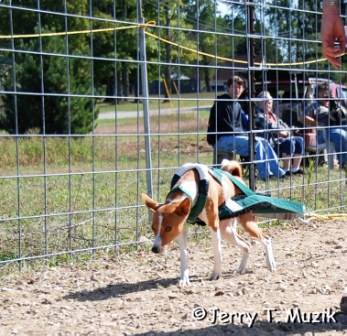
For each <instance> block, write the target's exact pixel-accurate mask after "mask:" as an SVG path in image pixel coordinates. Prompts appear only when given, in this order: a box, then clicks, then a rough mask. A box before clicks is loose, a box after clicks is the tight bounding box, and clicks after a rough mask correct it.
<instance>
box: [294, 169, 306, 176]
mask: <svg viewBox="0 0 347 336" xmlns="http://www.w3.org/2000/svg"><path fill="white" fill-rule="evenodd" d="M291 173H292V174H293V175H303V174H304V171H303V170H302V169H301V168H300V169H298V170H296V171H293V172H291Z"/></svg>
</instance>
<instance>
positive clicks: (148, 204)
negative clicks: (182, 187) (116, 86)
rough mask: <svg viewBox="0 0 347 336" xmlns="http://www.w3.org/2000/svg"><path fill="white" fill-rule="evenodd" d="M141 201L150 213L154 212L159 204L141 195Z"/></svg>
mask: <svg viewBox="0 0 347 336" xmlns="http://www.w3.org/2000/svg"><path fill="white" fill-rule="evenodd" d="M141 197H142V201H143V203H145V205H146V207H147V208H148V209H150V210H152V211H156V210H157V209H158V207H159V203H158V202H156V201H154V200H153V199H152V198H150V197H149V196H147V195H146V194H143V193H142V194H141Z"/></svg>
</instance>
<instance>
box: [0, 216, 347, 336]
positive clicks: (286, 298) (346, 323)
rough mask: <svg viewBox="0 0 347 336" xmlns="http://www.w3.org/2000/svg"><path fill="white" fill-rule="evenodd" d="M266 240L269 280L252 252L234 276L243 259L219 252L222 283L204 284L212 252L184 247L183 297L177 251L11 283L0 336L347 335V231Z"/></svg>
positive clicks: (231, 251)
mask: <svg viewBox="0 0 347 336" xmlns="http://www.w3.org/2000/svg"><path fill="white" fill-rule="evenodd" d="M266 231H267V233H268V234H270V235H271V236H272V237H273V244H274V253H275V258H276V261H277V265H278V269H277V271H276V272H275V273H271V272H269V271H268V270H267V268H266V267H265V258H264V254H263V250H262V247H261V245H260V244H258V243H257V244H253V245H252V250H251V256H250V260H249V264H248V272H247V273H246V274H243V275H240V274H238V273H236V271H235V270H236V269H237V266H238V263H239V260H240V253H239V251H238V250H237V249H236V248H235V247H233V246H226V245H223V246H224V249H223V255H224V257H223V258H224V264H223V272H224V273H223V277H222V278H221V279H219V280H217V281H209V280H208V278H209V274H210V272H211V270H212V265H213V258H212V250H211V246H210V242H209V240H203V241H202V242H199V243H197V242H191V243H190V245H189V246H190V273H191V281H192V284H191V286H189V287H185V288H180V287H179V286H178V285H177V283H178V278H177V277H178V270H179V251H178V249H177V247H173V248H172V249H170V251H169V252H168V253H167V254H166V255H161V256H158V255H154V254H152V253H150V252H147V251H144V250H142V251H139V252H136V253H132V254H130V255H122V256H120V257H119V258H117V259H112V260H111V259H106V258H104V259H99V260H96V261H93V262H88V263H86V264H83V265H81V264H78V265H69V266H61V267H56V268H50V269H46V270H43V271H40V272H31V273H22V274H12V275H10V276H7V277H5V278H2V279H1V280H0V281H1V285H0V335H117V336H118V335H146V336H150V335H160V336H168V335H170V336H174V335H193V336H197V335H305V336H309V335H344V334H345V335H347V316H345V315H341V314H336V315H334V313H335V311H337V310H338V305H339V301H340V297H341V293H342V292H343V291H346V290H347V288H346V287H347V276H346V275H347V222H321V223H312V224H310V225H307V224H303V223H292V224H287V225H286V226H284V227H275V228H271V229H268V230H266ZM270 313H271V315H272V319H271V318H270ZM310 313H312V314H310ZM316 313H322V315H321V316H320V319H321V322H323V323H316V321H315V320H316V318H317V317H318V316H317V315H316ZM322 317H323V319H322ZM291 318H293V319H294V320H295V321H296V323H293V321H291ZM252 319H254V321H255V322H254V325H252V326H250V324H251V320H252ZM310 319H311V322H314V323H309V322H308V321H309V320H310ZM335 321H336V322H335Z"/></svg>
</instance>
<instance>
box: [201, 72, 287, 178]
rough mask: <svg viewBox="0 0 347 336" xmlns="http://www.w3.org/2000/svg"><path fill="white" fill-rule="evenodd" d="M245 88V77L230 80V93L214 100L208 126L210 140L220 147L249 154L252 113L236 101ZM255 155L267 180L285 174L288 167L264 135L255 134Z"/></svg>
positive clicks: (260, 170) (259, 169) (228, 88)
mask: <svg viewBox="0 0 347 336" xmlns="http://www.w3.org/2000/svg"><path fill="white" fill-rule="evenodd" d="M244 88H245V82H244V80H243V79H242V78H241V77H239V76H234V77H232V78H230V79H228V81H227V93H226V94H224V95H221V96H218V97H217V100H216V101H215V102H214V104H213V106H212V108H211V112H210V117H209V122H208V129H207V132H208V133H207V142H208V143H209V144H210V145H212V146H215V147H216V148H217V150H221V151H225V152H236V153H238V154H239V155H241V156H249V148H248V142H249V140H248V134H247V131H248V129H249V127H248V124H249V121H248V116H247V115H246V114H245V113H244V111H243V110H242V108H241V105H240V104H239V103H238V102H237V101H235V100H236V99H238V98H239V97H240V95H241V94H242V92H243V90H244ZM255 156H256V160H257V162H256V166H257V169H258V175H259V177H260V178H261V179H263V180H265V179H267V178H269V177H271V176H275V177H282V176H284V175H285V172H284V170H283V169H282V168H281V167H280V166H279V163H278V157H277V155H276V153H275V151H274V149H273V148H272V147H271V145H270V143H269V142H268V141H267V140H265V139H264V138H262V137H256V138H255Z"/></svg>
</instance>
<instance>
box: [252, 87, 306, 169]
mask: <svg viewBox="0 0 347 336" xmlns="http://www.w3.org/2000/svg"><path fill="white" fill-rule="evenodd" d="M257 98H260V99H261V100H258V101H257V102H256V128H257V129H259V130H264V133H263V135H262V136H263V137H264V138H265V139H267V140H268V141H269V142H270V143H271V144H272V146H273V147H274V149H275V150H276V151H277V152H278V155H279V156H280V157H281V158H282V159H283V167H282V168H283V169H284V170H285V171H286V174H288V175H289V174H302V173H303V171H302V169H301V168H300V164H301V161H302V156H303V154H304V139H303V138H302V137H301V136H294V135H292V134H291V129H290V127H289V126H288V125H287V124H286V123H285V122H284V121H283V120H281V119H280V118H278V117H277V116H276V115H275V113H273V101H272V97H271V94H270V93H269V92H268V91H262V92H261V93H260V94H259V95H258V97H257Z"/></svg>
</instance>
